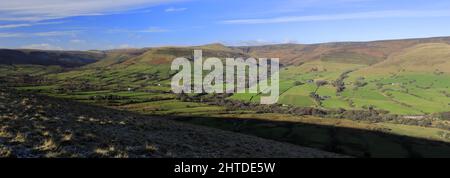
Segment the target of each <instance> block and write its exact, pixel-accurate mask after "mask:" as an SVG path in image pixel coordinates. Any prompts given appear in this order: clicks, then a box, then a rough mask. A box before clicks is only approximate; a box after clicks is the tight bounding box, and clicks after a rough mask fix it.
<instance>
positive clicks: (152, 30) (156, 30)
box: [137, 27, 169, 33]
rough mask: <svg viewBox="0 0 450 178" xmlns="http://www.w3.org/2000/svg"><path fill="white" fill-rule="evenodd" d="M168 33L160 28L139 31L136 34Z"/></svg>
mask: <svg viewBox="0 0 450 178" xmlns="http://www.w3.org/2000/svg"><path fill="white" fill-rule="evenodd" d="M168 31H169V30H168V29H164V28H161V27H150V28H148V29H145V30H140V31H137V32H141V33H163V32H168Z"/></svg>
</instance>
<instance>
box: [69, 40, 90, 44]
mask: <svg viewBox="0 0 450 178" xmlns="http://www.w3.org/2000/svg"><path fill="white" fill-rule="evenodd" d="M69 42H70V43H84V42H86V41H84V40H80V39H73V40H70V41H69Z"/></svg>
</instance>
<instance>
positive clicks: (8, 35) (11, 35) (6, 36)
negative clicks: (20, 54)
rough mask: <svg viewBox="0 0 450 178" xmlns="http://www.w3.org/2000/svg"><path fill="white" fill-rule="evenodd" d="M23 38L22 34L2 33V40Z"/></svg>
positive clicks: (0, 35) (0, 34) (0, 36)
mask: <svg viewBox="0 0 450 178" xmlns="http://www.w3.org/2000/svg"><path fill="white" fill-rule="evenodd" d="M21 36H23V34H21V33H0V38H13V37H21Z"/></svg>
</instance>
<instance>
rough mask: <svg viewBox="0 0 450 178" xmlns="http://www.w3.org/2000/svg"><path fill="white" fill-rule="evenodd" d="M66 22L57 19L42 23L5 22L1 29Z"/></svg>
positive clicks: (0, 26)
mask: <svg viewBox="0 0 450 178" xmlns="http://www.w3.org/2000/svg"><path fill="white" fill-rule="evenodd" d="M61 23H64V22H62V21H61V22H60V21H55V22H42V23H19V24H5V25H0V29H6V28H20V27H31V26H35V25H51V24H61Z"/></svg>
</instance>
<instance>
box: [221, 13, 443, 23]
mask: <svg viewBox="0 0 450 178" xmlns="http://www.w3.org/2000/svg"><path fill="white" fill-rule="evenodd" d="M449 16H450V11H449V10H438V11H409V10H393V11H371V12H357V13H344V14H325V15H309V16H282V17H273V18H259V19H233V20H225V21H221V22H220V23H223V24H271V23H289V22H308V21H333V20H356V19H377V18H423V17H449Z"/></svg>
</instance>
